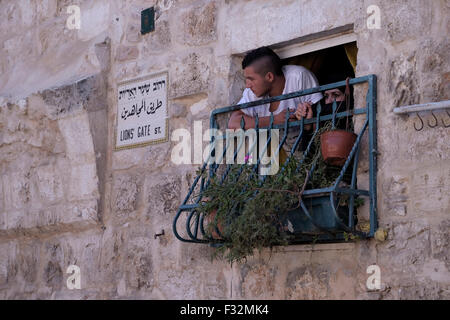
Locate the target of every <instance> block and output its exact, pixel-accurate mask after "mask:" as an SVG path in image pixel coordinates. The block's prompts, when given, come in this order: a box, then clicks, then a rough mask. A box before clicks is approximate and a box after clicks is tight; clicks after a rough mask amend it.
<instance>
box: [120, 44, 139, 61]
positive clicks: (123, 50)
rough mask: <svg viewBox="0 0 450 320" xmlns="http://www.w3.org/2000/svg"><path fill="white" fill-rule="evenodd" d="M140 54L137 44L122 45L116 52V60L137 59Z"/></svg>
mask: <svg viewBox="0 0 450 320" xmlns="http://www.w3.org/2000/svg"><path fill="white" fill-rule="evenodd" d="M138 56H139V49H138V47H136V46H124V45H120V46H119V47H118V48H117V52H116V61H118V62H123V61H127V60H134V59H137V57H138Z"/></svg>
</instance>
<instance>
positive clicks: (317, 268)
mask: <svg viewBox="0 0 450 320" xmlns="http://www.w3.org/2000/svg"><path fill="white" fill-rule="evenodd" d="M331 276H332V275H331V274H330V271H329V270H327V269H326V268H325V267H324V266H321V265H310V266H303V267H300V268H297V269H294V270H292V271H291V272H290V273H289V274H288V277H287V279H286V299H294V300H296V299H308V300H311V299H314V300H316V299H325V298H327V296H328V291H329V282H330V278H331Z"/></svg>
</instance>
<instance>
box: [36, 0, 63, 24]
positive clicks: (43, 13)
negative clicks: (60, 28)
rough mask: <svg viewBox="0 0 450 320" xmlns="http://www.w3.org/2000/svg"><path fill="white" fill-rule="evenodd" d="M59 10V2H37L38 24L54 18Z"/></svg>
mask: <svg viewBox="0 0 450 320" xmlns="http://www.w3.org/2000/svg"><path fill="white" fill-rule="evenodd" d="M57 8H58V5H57V0H42V1H39V0H38V1H36V12H37V16H38V22H43V21H44V20H47V19H49V18H52V17H54V16H55V15H56V10H57Z"/></svg>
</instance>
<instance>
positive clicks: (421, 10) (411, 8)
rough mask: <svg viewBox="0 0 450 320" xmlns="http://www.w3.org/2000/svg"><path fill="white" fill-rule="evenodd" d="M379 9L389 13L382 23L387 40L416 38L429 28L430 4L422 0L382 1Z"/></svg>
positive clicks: (395, 40)
mask: <svg viewBox="0 0 450 320" xmlns="http://www.w3.org/2000/svg"><path fill="white" fill-rule="evenodd" d="M380 9H381V10H382V12H389V15H391V17H390V18H389V19H386V20H385V21H386V22H384V23H386V24H387V26H386V27H387V30H388V35H389V40H390V41H392V42H401V41H405V40H410V39H416V38H418V37H420V36H422V35H424V33H423V31H424V30H430V28H431V23H432V18H431V16H432V6H430V5H427V4H426V3H424V2H423V1H420V0H413V1H400V2H396V3H384V4H383V6H382V7H381V8H380ZM382 27H383V26H382Z"/></svg>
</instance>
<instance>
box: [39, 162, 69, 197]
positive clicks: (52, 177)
mask: <svg viewBox="0 0 450 320" xmlns="http://www.w3.org/2000/svg"><path fill="white" fill-rule="evenodd" d="M35 174H36V180H37V181H36V184H37V189H38V191H39V194H40V196H41V199H43V200H44V201H47V202H54V201H56V200H59V199H61V198H62V197H63V196H64V190H63V180H62V178H61V172H57V171H55V169H54V167H53V166H52V165H48V166H42V167H39V168H36V171H35Z"/></svg>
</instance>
